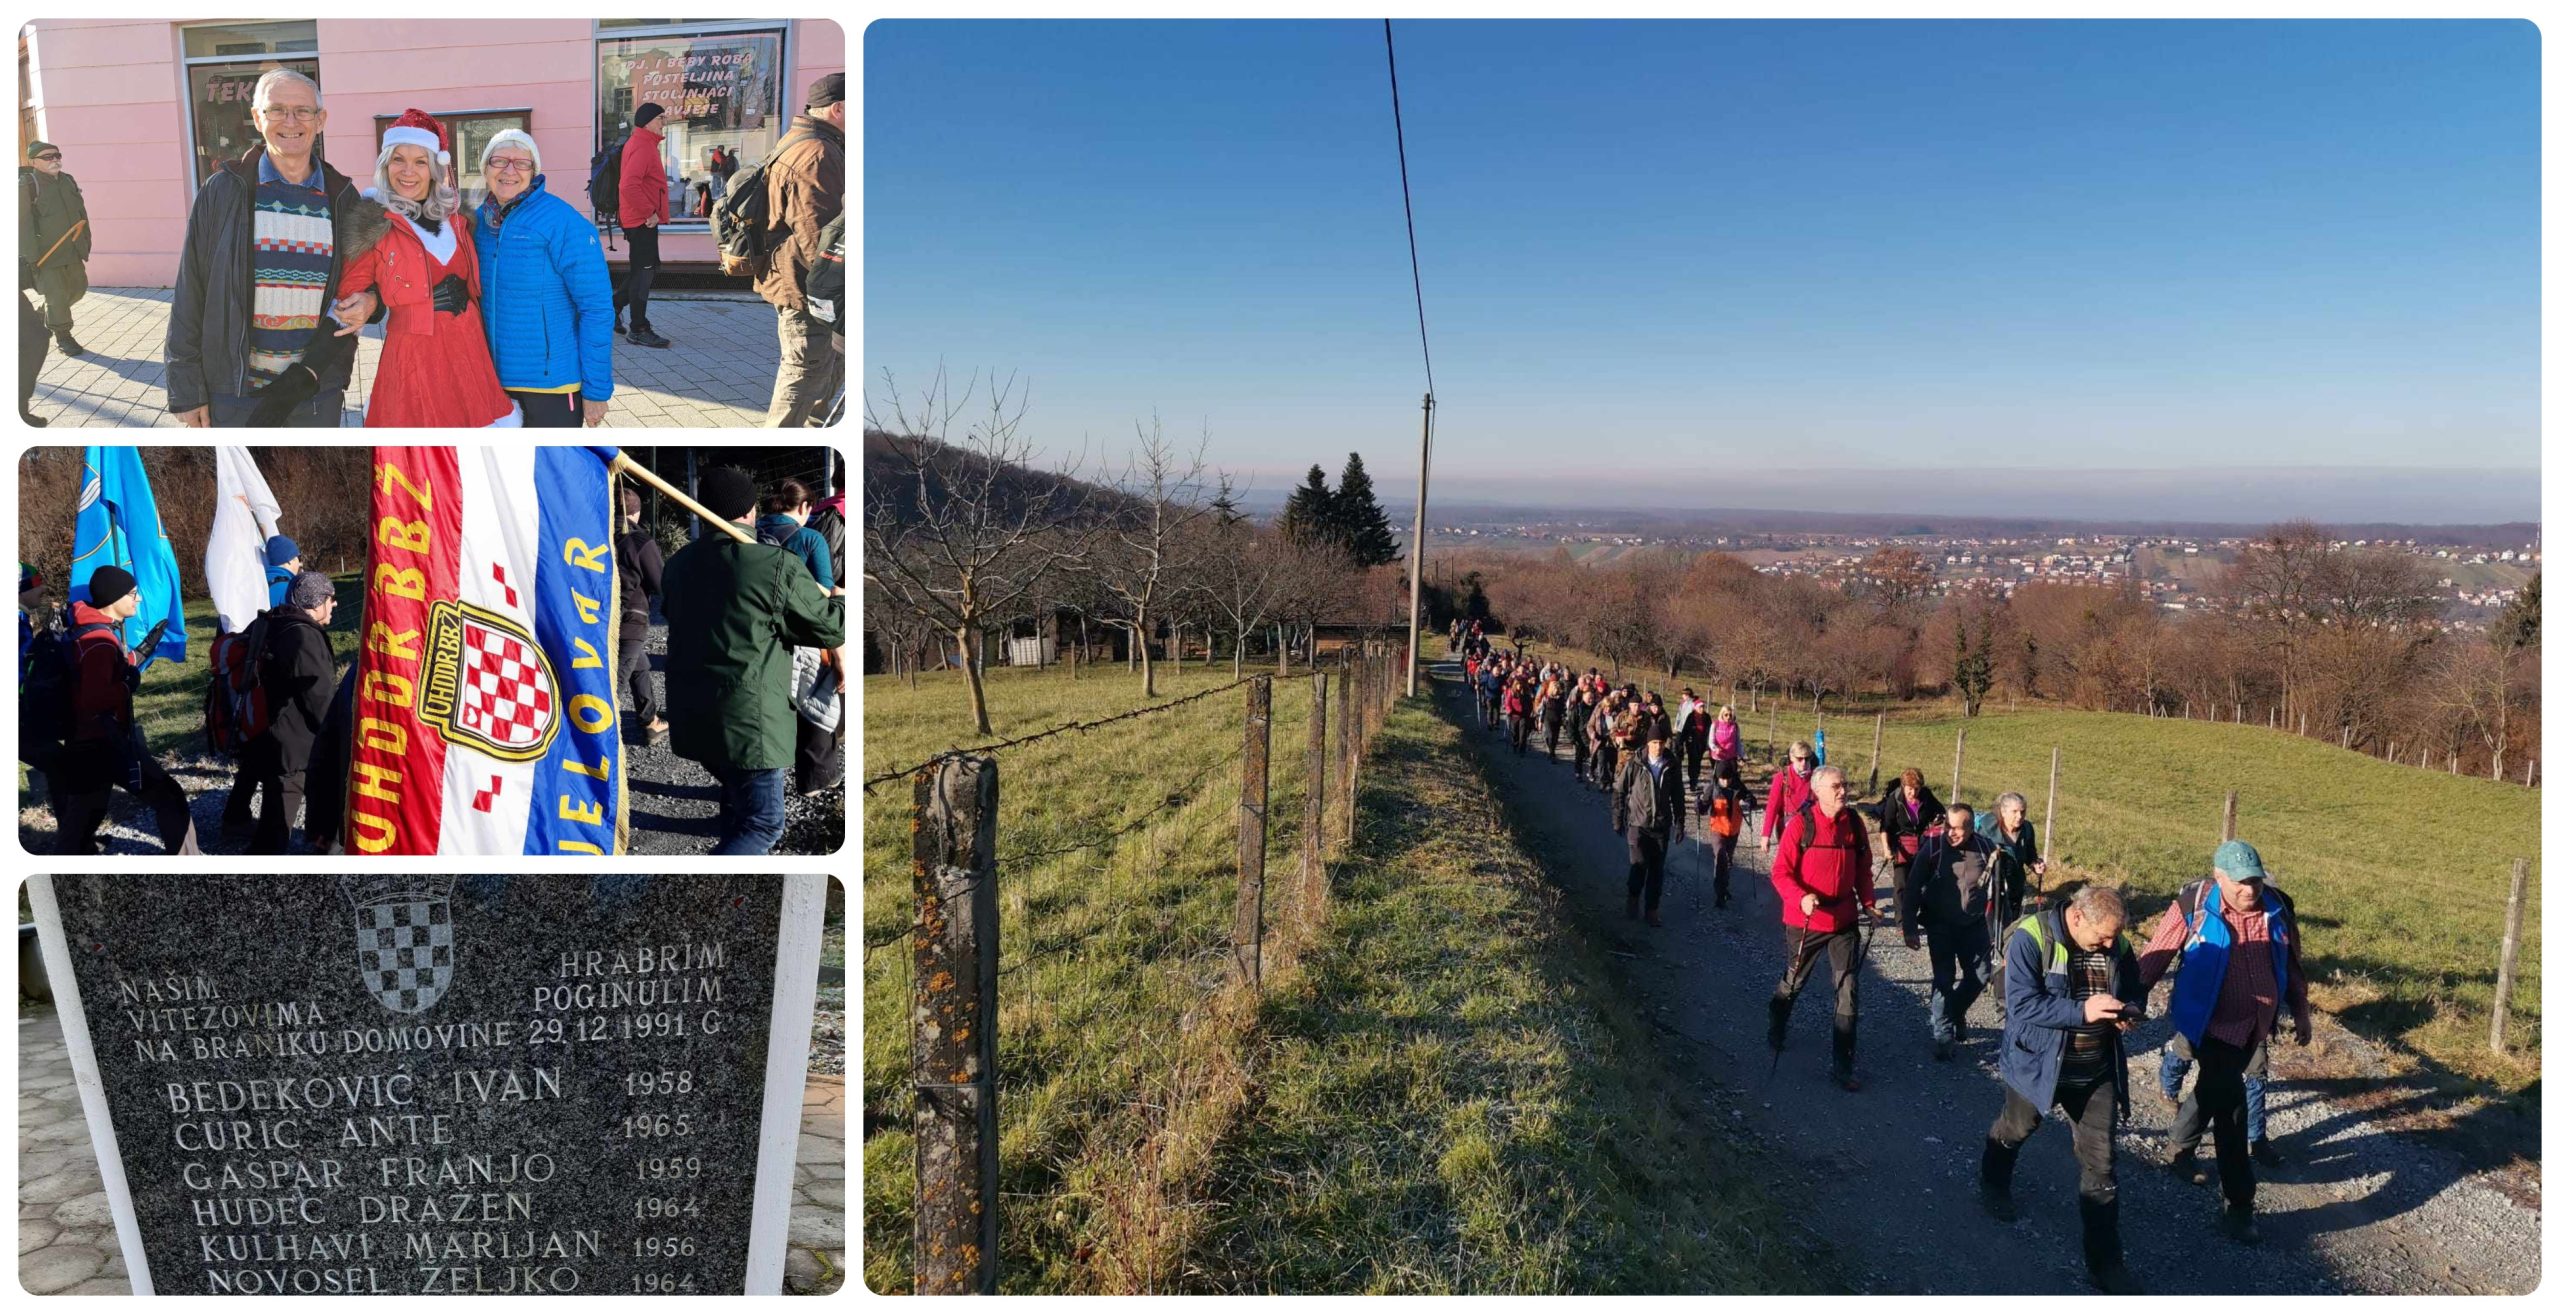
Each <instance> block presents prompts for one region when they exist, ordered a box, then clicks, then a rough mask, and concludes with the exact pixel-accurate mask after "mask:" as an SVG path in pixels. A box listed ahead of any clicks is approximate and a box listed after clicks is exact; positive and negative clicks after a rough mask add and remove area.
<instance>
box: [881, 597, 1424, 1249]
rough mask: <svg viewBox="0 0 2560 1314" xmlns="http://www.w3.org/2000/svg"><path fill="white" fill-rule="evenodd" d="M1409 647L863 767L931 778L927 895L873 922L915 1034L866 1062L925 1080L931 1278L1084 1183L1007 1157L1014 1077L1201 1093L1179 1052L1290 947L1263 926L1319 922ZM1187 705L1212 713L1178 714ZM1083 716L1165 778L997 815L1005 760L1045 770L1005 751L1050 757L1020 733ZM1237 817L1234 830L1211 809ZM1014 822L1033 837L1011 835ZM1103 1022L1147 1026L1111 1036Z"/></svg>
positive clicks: (922, 1126) (1159, 1108) (1075, 729)
mask: <svg viewBox="0 0 2560 1314" xmlns="http://www.w3.org/2000/svg"><path fill="white" fill-rule="evenodd" d="M1401 653H1402V646H1401V644H1392V643H1388V642H1384V641H1371V642H1366V643H1362V644H1359V645H1356V646H1355V647H1352V648H1347V649H1345V650H1343V651H1342V652H1341V653H1340V654H1338V660H1337V662H1336V663H1335V664H1333V665H1330V666H1325V665H1319V666H1318V667H1316V668H1314V669H1310V670H1303V671H1297V672H1292V673H1291V674H1289V675H1287V676H1278V675H1275V674H1270V673H1264V674H1256V675H1252V676H1248V677H1247V678H1245V679H1242V680H1238V681H1233V682H1231V683H1228V684H1224V685H1219V686H1216V687H1214V688H1210V689H1205V690H1202V691H1200V692H1198V693H1195V694H1191V695H1187V696H1185V697H1183V698H1179V699H1175V700H1173V701H1171V702H1165V703H1158V704H1153V705H1150V706H1147V707H1143V708H1137V709H1133V710H1132V711H1129V712H1125V713H1120V714H1117V715H1113V716H1106V717H1099V718H1094V719H1091V720H1084V721H1076V722H1069V723H1066V724H1062V725H1055V726H1051V727H1048V728H1046V729H1043V730H1040V731H1036V732H1033V733H1031V734H1027V735H1022V736H1018V737H1016V738H1012V739H1006V740H1000V741H996V742H993V743H988V744H980V745H975V746H972V747H969V748H962V749H954V750H951V751H948V752H944V753H938V754H935V755H933V756H932V757H929V758H926V759H924V760H922V761H920V762H916V763H913V764H910V765H907V766H903V767H900V768H898V769H897V770H895V771H890V772H884V773H882V774H880V775H876V776H873V777H871V778H869V779H867V780H865V781H864V782H863V788H864V790H865V792H866V793H870V792H873V791H875V790H876V789H877V788H878V787H880V786H883V785H887V784H889V783H890V782H892V781H896V780H900V779H904V780H906V781H908V782H910V788H911V789H912V791H913V792H912V803H911V808H912V814H911V815H912V834H913V880H912V898H913V906H912V908H911V909H910V910H909V911H910V916H909V917H908V918H907V920H906V923H905V924H904V925H903V926H901V927H899V928H898V929H896V930H894V931H878V930H875V931H873V932H869V933H866V936H865V939H864V944H863V959H864V964H863V966H864V975H865V976H866V978H875V979H880V980H881V982H882V985H883V986H884V987H885V988H884V989H882V990H881V991H880V992H879V994H880V995H882V996H885V997H887V998H893V999H903V1000H905V1001H907V1003H908V1041H909V1043H908V1044H907V1045H906V1046H905V1047H904V1051H905V1052H904V1053H902V1054H897V1055H887V1054H883V1055H880V1056H878V1062H877V1063H876V1064H874V1065H869V1066H871V1067H872V1071H871V1072H870V1074H869V1076H868V1079H867V1080H866V1085H867V1086H868V1087H869V1088H870V1089H872V1090H875V1091H879V1092H882V1093H883V1095H886V1094H887V1093H888V1092H890V1091H895V1090H903V1091H905V1092H907V1094H908V1097H909V1098H908V1103H909V1108H908V1110H906V1111H905V1120H906V1121H907V1123H908V1126H909V1130H910V1132H911V1135H912V1137H913V1141H914V1152H915V1195H914V1216H913V1226H914V1232H913V1250H912V1261H913V1269H914V1284H915V1285H914V1288H913V1289H914V1290H915V1291H916V1293H918V1294H929V1293H967V1292H980V1293H992V1292H994V1291H995V1290H996V1287H997V1281H998V1265H997V1255H998V1252H999V1238H1000V1236H1001V1235H1002V1234H1003V1232H1002V1229H1003V1227H1004V1220H1005V1219H1007V1218H1008V1217H1019V1218H1020V1219H1021V1224H1020V1226H1021V1227H1024V1228H1029V1229H1033V1230H1040V1229H1043V1228H1046V1227H1048V1226H1050V1225H1051V1221H1050V1220H1051V1219H1052V1218H1053V1217H1059V1218H1062V1217H1064V1216H1065V1213H1066V1211H1065V1209H1064V1205H1065V1203H1066V1201H1065V1197H1066V1196H1068V1195H1070V1194H1074V1193H1075V1192H1074V1190H1073V1188H1072V1187H1071V1185H1070V1184H1069V1183H1066V1182H1063V1181H1054V1180H1044V1178H1053V1177H1054V1174H1047V1175H1044V1174H1041V1173H1022V1172H1017V1173H1015V1174H1014V1175H1013V1176H1012V1177H1009V1178H1007V1177H1003V1176H1002V1172H1001V1166H1000V1164H999V1162H998V1155H997V1145H998V1142H999V1135H1000V1133H999V1124H998V1122H997V1110H998V1108H999V1105H1000V1102H1001V1101H1003V1100H1004V1099H1005V1098H1006V1096H1007V1094H1008V1093H1016V1094H1021V1095H1030V1096H1033V1097H1034V1098H1035V1099H1036V1100H1038V1101H1041V1102H1044V1103H1049V1102H1054V1101H1057V1100H1059V1099H1074V1098H1085V1099H1091V1100H1094V1101H1096V1102H1109V1103H1115V1104H1118V1105H1121V1106H1123V1107H1128V1108H1134V1109H1136V1110H1138V1117H1139V1121H1140V1122H1141V1123H1142V1124H1144V1125H1145V1126H1148V1127H1154V1128H1161V1127H1163V1126H1164V1125H1165V1124H1166V1123H1167V1122H1168V1121H1169V1120H1170V1119H1171V1117H1172V1114H1173V1112H1174V1111H1173V1110H1171V1109H1169V1108H1167V1107H1164V1106H1165V1104H1166V1103H1168V1102H1171V1101H1174V1100H1178V1099H1180V1098H1182V1096H1183V1094H1184V1087H1183V1084H1182V1082H1181V1081H1180V1080H1179V1079H1178V1078H1174V1079H1168V1078H1166V1077H1165V1076H1164V1075H1163V1074H1164V1073H1165V1072H1170V1071H1172V1070H1173V1069H1175V1068H1178V1067H1179V1066H1180V1065H1181V1063H1182V1062H1183V1055H1184V1054H1185V1053H1187V1052H1188V1049H1187V1048H1186V1047H1187V1045H1188V1043H1189V1041H1190V1039H1191V1038H1190V1036H1189V1033H1190V1032H1191V1031H1192V1030H1193V1027H1194V1025H1195V1023H1196V1022H1197V1020H1198V1019H1199V1018H1200V1017H1201V1016H1203V1015H1204V1013H1206V1012H1207V1010H1209V1009H1210V1008H1212V1007H1214V1006H1217V1005H1218V1004H1219V1003H1221V1002H1222V1001H1227V1000H1229V999H1230V997H1231V996H1232V995H1234V994H1237V993H1242V994H1244V995H1248V996H1250V995H1257V994H1258V993H1259V991H1260V990H1261V988H1262V983H1263V980H1264V976H1265V973H1266V971H1267V970H1270V969H1271V968H1272V967H1273V966H1275V965H1276V960H1271V959H1268V958H1267V950H1269V949H1270V948H1271V947H1272V946H1273V945H1274V944H1276V943H1286V944H1290V945H1294V944H1296V943H1301V942H1303V941H1304V939H1305V938H1306V937H1307V936H1308V935H1309V934H1310V932H1311V931H1312V929H1313V928H1314V927H1315V926H1316V925H1318V924H1319V923H1320V922H1321V920H1322V918H1323V916H1324V910H1325V907H1326V903H1327V892H1328V889H1329V885H1330V876H1329V864H1331V863H1332V862H1333V861H1336V860H1337V859H1338V858H1339V856H1340V855H1341V853H1342V852H1344V851H1345V846H1346V845H1347V844H1348V843H1349V841H1350V839H1351V832H1352V829H1353V822H1354V817H1355V813H1356V803H1357V797H1358V788H1359V779H1360V770H1361V764H1362V762H1363V760H1364V759H1365V757H1366V755H1367V753H1368V750H1369V747H1370V744H1371V741H1372V740H1373V739H1374V738H1375V736H1376V734H1377V732H1378V730H1379V729H1380V728H1381V727H1382V726H1383V725H1384V724H1385V721H1386V717H1387V715H1388V713H1389V712H1390V711H1391V710H1392V709H1393V707H1394V702H1395V699H1394V676H1395V673H1396V672H1397V671H1400V670H1401V669H1402V666H1401V662H1402V656H1401ZM1302 691H1303V692H1302ZM1283 695H1285V696H1283ZM1230 698H1232V699H1233V700H1234V701H1232V702H1230V701H1229V699H1230ZM1167 717H1174V718H1177V719H1178V720H1181V721H1186V722H1188V721H1192V720H1193V718H1202V717H1214V718H1216V722H1213V724H1212V726H1211V727H1196V722H1195V723H1194V724H1192V725H1184V726H1183V727H1182V728H1181V729H1180V730H1178V731H1176V730H1170V729H1167V728H1166V727H1167V721H1166V720H1165V719H1164V718H1167ZM1217 723H1224V724H1225V725H1227V726H1231V727H1232V731H1233V738H1232V739H1230V740H1228V741H1227V742H1229V743H1231V744H1232V745H1233V747H1232V748H1220V749H1217V750H1214V751H1211V752H1208V753H1205V754H1203V753H1199V752H1198V751H1197V748H1196V745H1197V744H1198V743H1199V741H1200V740H1201V739H1203V738H1204V737H1214V736H1216V735H1217V734H1218V730H1217V729H1216V728H1215V725H1216V724H1217ZM1204 730H1205V734H1204V733H1203V731H1204ZM1132 731H1134V732H1135V733H1134V734H1132V733H1130V732H1132ZM1088 736H1093V737H1094V738H1093V739H1092V740H1090V741H1088V740H1087V738H1086V737H1088ZM1071 737H1072V739H1073V740H1074V741H1075V742H1076V743H1077V744H1078V745H1079V747H1080V748H1081V747H1082V745H1083V744H1084V743H1086V742H1091V743H1092V744H1093V745H1094V748H1095V749H1096V750H1097V752H1096V754H1095V755H1097V756H1098V755H1099V754H1102V753H1108V754H1109V755H1110V757H1109V760H1111V761H1112V762H1113V763H1114V774H1115V775H1134V776H1135V777H1136V778H1139V779H1142V780H1145V781H1146V782H1148V783H1147V784H1146V786H1145V787H1144V788H1143V789H1141V790H1138V791H1135V792H1133V793H1130V794H1128V795H1126V796H1124V797H1123V798H1122V799H1121V800H1120V806H1118V807H1116V808H1111V809H1106V810H1103V811H1102V812H1100V813H1098V814H1095V815H1085V816H1079V817H1074V818H1064V819H1062V818H1057V817H1055V816H1053V815H1051V814H1050V812H1049V811H1048V810H1046V809H1043V808H1038V807H1036V806H1022V807H1008V808H1006V817H1007V819H1008V820H1007V825H1006V826H1003V827H1000V826H999V824H998V812H999V808H1000V803H1001V801H1002V800H1003V799H1004V797H1005V791H1004V789H1003V788H1001V787H1000V781H1003V783H1005V784H1009V785H1011V787H1012V788H1013V789H1015V790H1038V789H1039V788H1040V784H1041V781H1040V779H1039V778H1038V777H1037V775H1036V774H1035V775H1027V776H1025V777H1024V778H1023V779H1021V780H1018V781H1004V778H1003V771H1002V769H1001V765H1000V764H1001V763H1002V762H1004V761H1008V760H1015V759H1022V760H1023V761H1024V762H1025V763H1026V766H1025V768H1024V769H1025V770H1030V769H1031V768H1030V766H1029V765H1028V764H1029V763H1032V762H1039V761H1040V759H1038V758H1037V757H1036V755H1028V756H1027V755H1026V754H1025V753H1024V751H1023V750H1026V749H1030V748H1033V747H1034V746H1047V747H1053V748H1054V747H1056V744H1054V743H1053V742H1051V741H1060V740H1068V739H1070V738H1071ZM1183 746H1191V747H1190V752H1191V755H1190V756H1188V757H1183V756H1181V751H1182V748H1183ZM1079 756H1085V755H1084V754H1081V753H1080V754H1079ZM1043 764H1044V765H1050V766H1052V767H1054V765H1055V764H1054V763H1043ZM882 801H883V802H885V801H886V799H885V797H884V798H883V799H882ZM1039 801H1041V800H1039V799H1038V798H1037V796H1036V795H1035V796H1034V797H1033V802H1034V804H1036V803H1037V802H1039ZM1230 818H1231V819H1232V825H1233V827H1234V829H1233V831H1232V845H1231V846H1230V845H1229V844H1225V843H1220V842H1218V841H1217V840H1215V839H1212V838H1211V837H1210V836H1209V835H1208V834H1206V833H1204V832H1207V831H1214V830H1217V829H1222V828H1223V826H1224V825H1225V824H1228V819H1230ZM1275 823H1279V824H1275ZM1007 829H1014V830H1018V831H1021V832H1024V833H1025V835H1026V838H1025V842H1023V843H1021V844H1020V845H1019V846H1014V845H1010V844H1009V843H1008V840H1009V839H1011V838H1012V837H1011V836H1009V835H1007V834H1006V833H1004V832H1005V830H1007ZM1062 868H1068V869H1072V870H1069V871H1066V872H1064V873H1062V872H1061V869H1062ZM1035 873H1039V874H1042V875H1044V877H1045V879H1042V880H1040V881H1036V882H1035V881H1034V880H1032V879H1030V878H1031V877H1032V876H1033V875H1034V874H1035ZM1061 874H1064V875H1067V876H1070V877H1073V878H1076V879H1070V880H1066V881H1063V882H1062V881H1061V880H1060V879H1059V877H1060V875H1061ZM1208 879H1216V880H1222V881H1226V882H1230V883H1231V887H1232V889H1233V892H1234V900H1233V905H1232V906H1233V914H1232V916H1231V917H1224V918H1218V919H1216V920H1214V921H1212V920H1207V919H1205V918H1204V917H1203V916H1201V915H1199V913H1198V908H1199V907H1200V903H1201V901H1199V900H1197V899H1196V898H1195V897H1193V896H1194V895H1196V892H1197V889H1198V884H1197V883H1198V882H1199V881H1202V880H1208ZM1060 889H1072V890H1074V891H1075V895H1074V897H1059V896H1058V894H1057V892H1058V891H1059V890H1060ZM1106 1012H1107V1013H1108V1014H1110V1015H1109V1016H1104V1015H1103V1014H1104V1013H1106ZM1097 1028H1098V1029H1100V1030H1102V1031H1104V1032H1106V1033H1108V1034H1114V1035H1121V1034H1126V1035H1127V1036H1128V1037H1129V1040H1128V1042H1127V1043H1126V1044H1125V1045H1118V1046H1112V1045H1097V1044H1094V1043H1092V1042H1091V1036H1092V1035H1093V1034H1095V1032H1096V1030H1097ZM1133 1084H1138V1085H1143V1087H1144V1089H1131V1087H1132V1086H1133ZM1060 1092H1066V1094H1064V1095H1062V1094H1060ZM1041 1112H1042V1113H1044V1114H1051V1113H1054V1110H1050V1109H1043V1110H1042V1111H1041ZM881 1116H883V1117H894V1116H896V1112H895V1111H892V1110H886V1109H884V1110H881ZM869 1121H870V1118H869V1117H866V1123H868V1122H869ZM1000 1179H1001V1181H1002V1187H1001V1188H1000ZM1026 1187H1028V1188H1029V1189H1025V1188H1026Z"/></svg>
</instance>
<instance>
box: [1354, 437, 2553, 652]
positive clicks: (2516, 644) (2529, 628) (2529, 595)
mask: <svg viewBox="0 0 2560 1314" xmlns="http://www.w3.org/2000/svg"><path fill="white" fill-rule="evenodd" d="M1343 480H1344V482H1345V483H1348V482H1349V481H1350V474H1349V472H1347V471H1346V472H1345V473H1344V475H1343ZM2489 641H2490V642H2491V643H2494V644H2496V645H2498V646H2499V647H2501V648H2505V649H2507V650H2509V651H2513V650H2515V649H2518V648H2530V647H2533V646H2534V645H2536V644H2539V643H2541V642H2542V572H2541V571H2538V570H2537V571H2535V572H2533V578H2532V579H2529V580H2526V581H2525V585H2524V587H2523V588H2521V589H2518V590H2516V600H2515V601H2513V602H2510V603H2508V604H2507V609H2506V610H2505V611H2502V612H2499V613H2498V621H2497V624H2495V625H2492V626H2490V627H2489Z"/></svg>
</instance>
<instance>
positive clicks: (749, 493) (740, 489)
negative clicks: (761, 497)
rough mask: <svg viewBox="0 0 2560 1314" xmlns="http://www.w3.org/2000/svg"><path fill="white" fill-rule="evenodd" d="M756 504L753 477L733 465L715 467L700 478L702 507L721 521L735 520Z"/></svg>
mask: <svg viewBox="0 0 2560 1314" xmlns="http://www.w3.org/2000/svg"><path fill="white" fill-rule="evenodd" d="M755 504H756V481H755V476H753V475H750V474H748V473H747V472H746V471H744V470H741V469H739V468H738V467H736V466H734V465H723V466H717V467H714V468H713V469H711V470H709V471H707V472H705V473H704V474H703V476H702V505H703V506H704V507H705V508H706V509H708V510H709V511H710V512H711V514H713V515H715V516H718V517H720V518H721V519H723V520H735V519H737V518H738V517H740V516H742V515H745V514H746V513H747V512H748V511H750V510H753V509H754V507H755Z"/></svg>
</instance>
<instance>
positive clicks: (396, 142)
mask: <svg viewBox="0 0 2560 1314" xmlns="http://www.w3.org/2000/svg"><path fill="white" fill-rule="evenodd" d="M394 146H417V147H421V148H423V149H425V150H427V151H428V152H430V153H432V154H433V155H434V156H435V157H436V163H438V164H441V165H443V166H445V167H446V168H448V169H450V168H452V167H453V152H452V151H450V150H448V149H446V147H445V138H444V125H443V124H441V123H438V122H436V121H435V116H433V115H431V114H429V113H427V112H426V111H425V110H422V109H412V110H409V111H407V112H406V113H403V114H402V115H401V116H400V118H399V121H398V122H396V123H393V124H392V125H391V126H390V127H388V128H386V129H384V130H383V133H382V153H383V154H384V155H386V156H388V155H389V154H391V148H392V147H394Z"/></svg>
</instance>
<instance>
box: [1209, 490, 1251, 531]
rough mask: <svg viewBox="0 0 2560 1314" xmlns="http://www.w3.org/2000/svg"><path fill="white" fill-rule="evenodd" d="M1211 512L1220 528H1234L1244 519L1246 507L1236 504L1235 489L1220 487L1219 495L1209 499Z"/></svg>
mask: <svg viewBox="0 0 2560 1314" xmlns="http://www.w3.org/2000/svg"><path fill="white" fill-rule="evenodd" d="M1209 512H1210V514H1211V515H1212V516H1214V517H1215V518H1216V523H1217V526H1218V528H1220V529H1233V528H1235V527H1236V526H1237V525H1238V524H1240V523H1242V522H1243V520H1244V508H1243V507H1240V506H1237V505H1236V495H1235V490H1233V489H1230V488H1220V489H1219V490H1218V495H1217V496H1216V497H1213V498H1211V499H1209Z"/></svg>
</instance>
